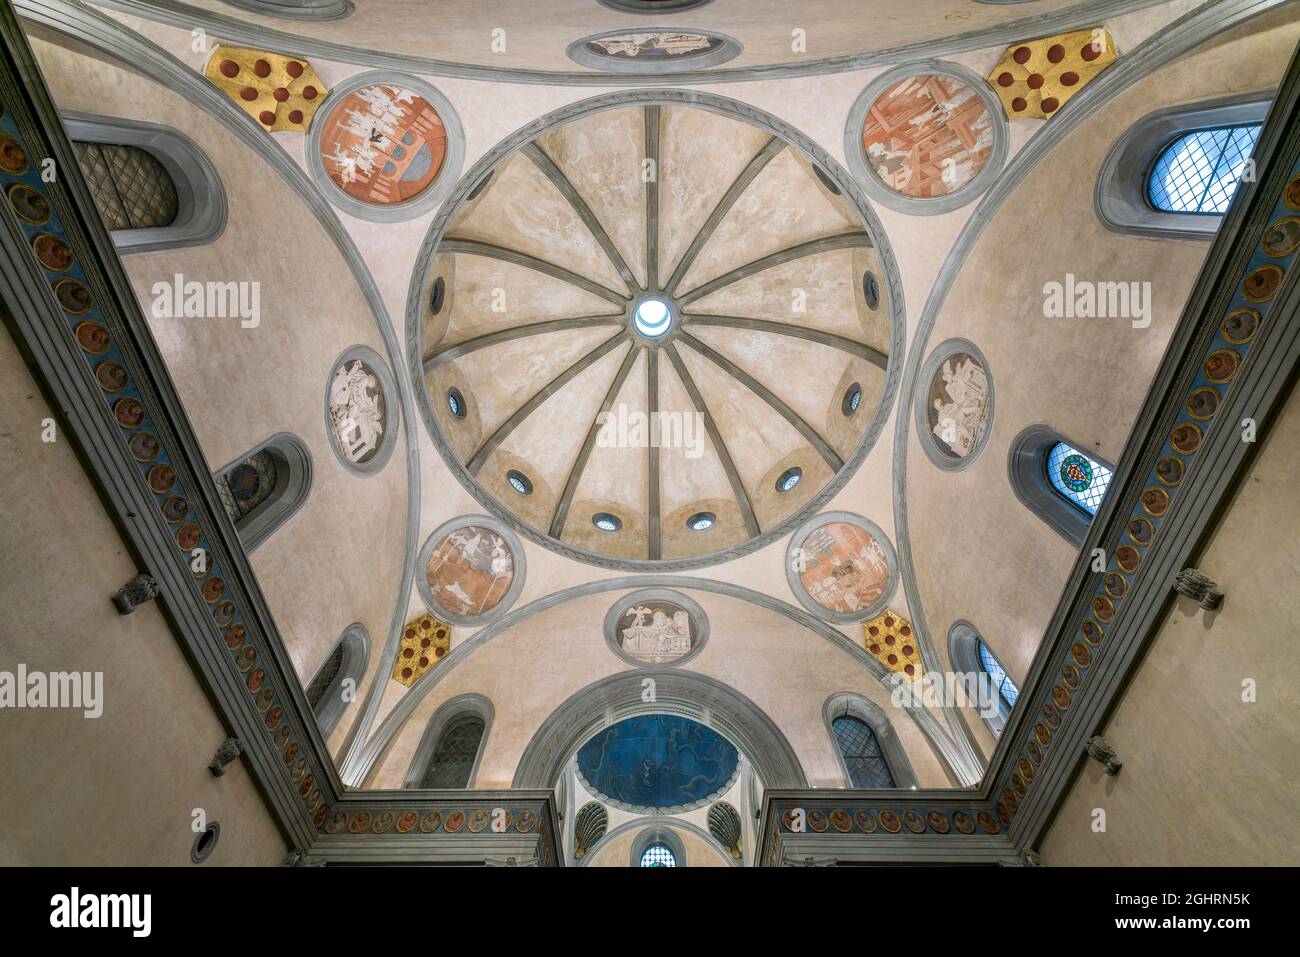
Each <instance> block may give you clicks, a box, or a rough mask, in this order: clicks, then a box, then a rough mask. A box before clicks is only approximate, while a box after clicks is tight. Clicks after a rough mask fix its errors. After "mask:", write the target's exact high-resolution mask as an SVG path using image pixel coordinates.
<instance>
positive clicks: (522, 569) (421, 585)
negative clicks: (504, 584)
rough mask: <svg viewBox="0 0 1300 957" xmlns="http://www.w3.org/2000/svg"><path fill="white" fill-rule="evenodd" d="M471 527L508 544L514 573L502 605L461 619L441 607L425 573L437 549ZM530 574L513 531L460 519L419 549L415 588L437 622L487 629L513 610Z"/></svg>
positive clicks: (482, 518) (492, 522)
mask: <svg viewBox="0 0 1300 957" xmlns="http://www.w3.org/2000/svg"><path fill="white" fill-rule="evenodd" d="M471 525H474V526H477V527H479V528H486V529H488V530H489V531H491V532H495V533H496V534H497V535H500V536H501V538H502V539H504V540H505V543H506V545H507V546H508V547H509V548H510V558H511V561H512V563H513V567H514V573H513V575H512V577H511V579H510V587H509V588H507V589H506V593H505V595H504V596H502V598H501V600H500V601H498V602H497V603H496V604H495V605H493V606H492V607H491V608H489V609H488V610H487V611H485V612H482V613H481V614H477V615H462V614H460V613H458V612H453V611H450V610H448V609H446V608H444V607H443V606H442V605H441V604H439V603H438V599H437V596H436V595H434V593H433V591H432V590H431V589H430V588H429V581H428V579H427V578H426V577H425V569H426V568H428V567H429V558H430V557H431V556H432V555H433V550H434V549H435V548H437V547H438V545H439V543H441V542H442V540H443V539H444V538H446V537H447V536H448V535H450V534H451V533H452V532H454V531H456V530H457V529H461V528H468V527H469V526H471ZM527 574H528V561H527V559H526V557H525V555H524V546H523V544H522V543H521V542H520V541H519V539H518V538H516V537H515V533H514V532H513V531H511V530H510V529H509V528H507V527H506V526H505V525H504V524H503V523H501V522H499V521H497V520H496V519H495V518H492V517H490V516H487V515H461V516H458V517H456V518H453V519H450V520H448V521H446V522H443V523H442V524H441V525H439V526H438V527H437V528H435V529H434V530H433V533H432V534H431V535H430V536H429V537H428V538H426V539H425V540H424V544H423V545H422V546H420V555H419V557H418V558H417V559H416V562H415V587H416V589H417V590H418V591H419V593H420V598H421V600H423V602H424V607H425V608H427V609H428V611H429V614H431V615H433V616H434V617H435V618H441V619H443V620H444V621H449V622H451V623H452V624H455V625H485V624H487V623H488V622H492V621H496V620H497V619H498V618H500V617H501V616H502V615H504V614H505V613H506V612H508V611H509V610H510V606H511V605H513V604H514V603H515V600H516V599H517V598H518V597H519V593H520V592H521V591H523V590H524V577H525V576H526V575H527ZM445 664H446V659H444V660H443V663H442V666H444V667H445Z"/></svg>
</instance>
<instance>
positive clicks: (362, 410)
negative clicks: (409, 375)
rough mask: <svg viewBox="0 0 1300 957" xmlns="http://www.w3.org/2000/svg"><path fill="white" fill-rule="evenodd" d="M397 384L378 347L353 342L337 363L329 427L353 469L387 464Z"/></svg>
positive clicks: (329, 395) (328, 403)
mask: <svg viewBox="0 0 1300 957" xmlns="http://www.w3.org/2000/svg"><path fill="white" fill-rule="evenodd" d="M396 401H397V388H396V386H395V385H394V383H393V379H392V375H391V373H389V371H388V366H387V365H385V364H384V361H383V359H382V358H380V356H379V354H378V353H376V352H375V351H374V350H373V349H369V348H366V347H365V346H353V347H352V348H351V349H348V350H347V351H346V352H344V353H343V355H342V356H340V357H339V359H338V360H337V361H336V362H335V363H334V371H333V372H331V373H330V378H329V382H328V384H327V386H326V390H325V413H326V425H327V427H328V429H329V436H330V443H331V445H333V447H334V453H335V454H336V455H337V456H338V458H339V461H341V462H342V463H343V465H344V466H345V467H346V468H348V469H349V470H351V471H354V472H361V473H371V472H375V471H378V470H379V469H381V468H382V467H383V466H384V463H385V462H386V461H387V459H388V456H389V455H390V454H391V453H392V451H393V444H394V438H395V436H394V433H395V432H396V430H397V422H396V419H397V406H396Z"/></svg>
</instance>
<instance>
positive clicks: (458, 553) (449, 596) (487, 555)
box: [416, 517, 523, 624]
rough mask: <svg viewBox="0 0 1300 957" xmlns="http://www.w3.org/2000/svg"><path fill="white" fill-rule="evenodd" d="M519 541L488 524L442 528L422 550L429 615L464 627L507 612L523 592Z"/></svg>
mask: <svg viewBox="0 0 1300 957" xmlns="http://www.w3.org/2000/svg"><path fill="white" fill-rule="evenodd" d="M522 565H523V557H522V551H521V549H520V547H519V542H518V540H517V539H516V538H515V537H514V536H513V535H512V534H511V533H510V532H508V531H506V529H505V528H503V527H501V526H500V525H499V524H498V523H496V522H495V521H493V520H492V519H490V518H487V517H483V518H480V519H463V520H458V521H456V522H452V523H449V525H444V526H443V527H442V528H440V529H438V530H437V531H436V532H434V533H433V535H431V536H430V537H429V539H428V541H426V542H425V544H424V548H422V549H421V550H420V556H419V559H418V561H417V565H416V575H417V576H418V577H417V585H418V586H419V589H420V593H421V594H422V595H423V596H424V599H425V603H426V604H427V605H429V607H430V610H431V611H432V612H433V613H434V614H436V615H440V616H442V617H445V618H447V619H449V620H451V621H453V622H457V623H460V624H470V623H477V622H481V621H487V620H490V619H491V618H494V617H496V615H498V614H500V613H501V612H504V611H505V610H506V609H507V608H508V607H510V604H511V603H512V602H513V601H514V599H515V597H516V596H517V595H518V594H519V590H520V589H521V588H522V587H523V567H522Z"/></svg>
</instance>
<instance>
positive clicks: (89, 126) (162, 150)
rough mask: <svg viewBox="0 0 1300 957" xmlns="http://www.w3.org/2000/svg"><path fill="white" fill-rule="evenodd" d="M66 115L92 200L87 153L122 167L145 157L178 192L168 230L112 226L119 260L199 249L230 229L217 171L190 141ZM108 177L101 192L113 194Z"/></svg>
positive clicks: (136, 124) (153, 128)
mask: <svg viewBox="0 0 1300 957" xmlns="http://www.w3.org/2000/svg"><path fill="white" fill-rule="evenodd" d="M62 115H63V127H64V129H65V130H66V131H67V133H68V139H70V140H72V142H73V145H74V147H75V148H76V150H77V153H78V157H79V158H80V160H81V165H82V167H83V171H84V173H85V176H86V180H87V183H88V185H90V186H91V193H92V195H95V194H96V193H97V192H98V189H97V188H96V185H95V177H93V176H92V175H91V172H92V171H91V170H90V169H88V168H87V163H88V161H89V159H90V157H89V156H88V154H87V153H86V150H87V149H91V150H95V151H98V150H103V149H112V150H114V151H115V156H116V158H117V159H118V160H119V161H121V162H130V161H131V156H132V154H131V152H130V151H131V150H138V151H141V152H143V153H145V154H147V155H148V156H149V157H151V158H152V160H153V161H155V162H156V163H157V164H158V166H159V167H161V172H162V173H163V174H165V175H166V176H167V177H168V178H169V179H170V187H171V189H173V190H174V191H175V200H176V213H175V216H174V217H173V218H172V220H171V222H170V223H169V224H168V225H165V226H147V227H144V228H136V229H133V228H113V226H112V224H111V223H110V224H109V227H110V228H109V234H110V235H111V236H112V238H113V245H114V247H116V249H117V251H118V253H119V254H120V255H126V254H127V253H140V252H155V251H157V250H160V249H178V248H181V247H184V246H201V245H204V244H206V243H210V242H212V241H213V240H214V239H216V238H217V237H218V236H220V235H221V233H222V231H223V230H224V229H225V228H226V191H225V189H224V188H223V187H222V185H221V177H220V176H219V175H218V174H217V168H216V167H215V166H213V165H212V161H211V160H210V159H208V157H207V154H206V153H204V152H203V151H202V150H201V149H199V147H198V146H197V145H196V144H195V143H194V142H193V141H192V140H191V139H190V138H189V137H187V136H184V135H183V134H181V133H179V132H177V131H176V130H174V129H171V128H170V127H167V126H162V125H160V124H157V123H144V122H141V121H139V120H128V119H123V118H121V117H110V116H94V115H92V114H88V113H73V112H67V113H64V114H62ZM123 148H125V151H124V150H123ZM135 155H136V156H137V157H138V154H135ZM100 159H101V160H103V159H105V158H102V157H101V158H100ZM107 159H109V160H111V159H112V157H108V158H107ZM105 176H107V177H108V179H106V180H105V182H104V186H103V188H105V189H109V190H112V189H114V188H115V187H114V186H113V183H112V178H111V175H109V174H108V173H107V172H106V173H105ZM96 201H97V202H99V198H98V196H96Z"/></svg>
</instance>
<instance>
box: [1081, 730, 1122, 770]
mask: <svg viewBox="0 0 1300 957" xmlns="http://www.w3.org/2000/svg"><path fill="white" fill-rule="evenodd" d="M1083 748H1084V750H1085V751H1087V752H1088V757H1090V758H1092V759H1093V760H1094V761H1097V762H1099V763H1100V764H1101V766H1102V767H1103V768H1105V770H1106V773H1107V774H1110V775H1116V774H1119V769H1120V768H1122V767H1123V766H1124V764H1123V762H1122V761H1120V759H1119V752H1118V751H1116V750H1115V749H1114V748H1113V747H1111V746H1110V744H1109V743H1108V742H1107V741H1106V739H1105V738H1103V737H1102V736H1101V735H1099V734H1095V735H1093V736H1092V737H1091V738H1089V739H1088V743H1087V744H1085V745H1084V746H1083Z"/></svg>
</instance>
